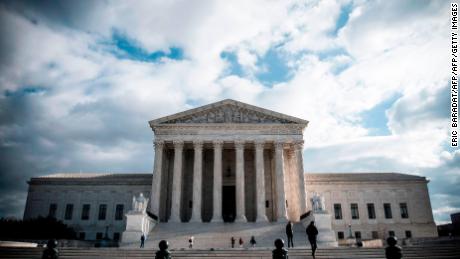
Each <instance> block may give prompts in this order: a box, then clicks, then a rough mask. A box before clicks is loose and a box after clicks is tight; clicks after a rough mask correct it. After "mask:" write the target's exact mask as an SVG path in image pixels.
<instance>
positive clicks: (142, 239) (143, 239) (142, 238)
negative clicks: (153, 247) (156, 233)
mask: <svg viewBox="0 0 460 259" xmlns="http://www.w3.org/2000/svg"><path fill="white" fill-rule="evenodd" d="M144 242H145V236H144V233H142V236H141V247H140V248H143V247H144Z"/></svg>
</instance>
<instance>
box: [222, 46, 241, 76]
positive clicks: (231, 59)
mask: <svg viewBox="0 0 460 259" xmlns="http://www.w3.org/2000/svg"><path fill="white" fill-rule="evenodd" d="M220 58H221V59H224V60H226V61H227V62H228V63H229V67H228V69H227V71H226V74H228V75H236V76H239V77H243V76H244V72H243V67H242V66H241V65H240V63H238V58H237V56H236V54H235V53H234V52H230V51H223V52H222V53H220Z"/></svg>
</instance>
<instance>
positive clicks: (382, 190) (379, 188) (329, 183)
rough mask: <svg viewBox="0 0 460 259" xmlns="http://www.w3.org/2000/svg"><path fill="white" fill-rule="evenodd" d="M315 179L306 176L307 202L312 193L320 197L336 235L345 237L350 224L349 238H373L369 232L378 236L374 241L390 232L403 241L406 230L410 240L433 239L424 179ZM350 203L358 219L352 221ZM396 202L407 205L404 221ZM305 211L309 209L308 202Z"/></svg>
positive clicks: (434, 229)
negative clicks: (372, 214) (355, 206)
mask: <svg viewBox="0 0 460 259" xmlns="http://www.w3.org/2000/svg"><path fill="white" fill-rule="evenodd" d="M343 175H344V176H346V174H343ZM316 176H318V178H317V179H316V180H313V179H311V178H310V180H311V181H309V180H308V173H307V183H306V190H307V199H308V201H309V200H310V198H311V196H312V194H313V193H314V192H318V193H319V194H320V195H322V196H324V198H325V206H326V210H327V211H329V213H330V214H331V215H332V226H333V229H334V231H335V232H336V235H338V232H343V233H344V235H345V238H346V237H347V236H348V233H349V225H351V229H352V232H353V235H354V234H355V232H356V231H359V232H361V236H362V238H363V239H371V238H373V236H372V232H373V231H376V232H377V233H378V238H387V237H388V236H389V232H390V231H393V232H394V233H395V235H396V236H397V237H399V238H405V237H406V231H410V233H411V235H412V237H433V236H437V231H436V225H435V223H434V220H433V214H432V210H431V204H430V199H429V195H428V189H427V182H426V181H425V180H420V179H414V180H412V181H411V180H398V179H394V180H390V179H387V180H384V181H380V180H378V179H375V180H374V181H367V180H362V181H359V180H353V179H350V180H344V181H336V180H335V179H332V180H331V179H329V180H328V179H327V176H326V175H324V176H323V178H322V179H320V177H321V174H316ZM419 178H421V177H419ZM423 179H424V178H423ZM351 203H356V204H358V212H359V218H358V219H352V216H351ZM384 203H389V204H391V205H390V206H391V212H392V217H391V218H386V217H385V213H384ZM400 203H406V204H407V209H408V218H403V217H402V216H401V209H400ZM334 204H341V208H342V219H335V217H334ZM367 204H374V208H375V214H376V218H375V219H369V213H368V209H367ZM308 208H309V209H311V204H310V202H308Z"/></svg>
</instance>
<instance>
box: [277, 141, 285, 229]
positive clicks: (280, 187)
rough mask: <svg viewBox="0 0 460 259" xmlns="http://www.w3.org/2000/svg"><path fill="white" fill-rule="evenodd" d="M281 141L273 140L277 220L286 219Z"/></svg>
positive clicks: (283, 220) (282, 220) (282, 144)
mask: <svg viewBox="0 0 460 259" xmlns="http://www.w3.org/2000/svg"><path fill="white" fill-rule="evenodd" d="M283 146H284V143H283V142H275V172H276V197H277V200H276V201H277V204H276V205H277V221H278V222H286V221H287V211H286V194H285V188H284V156H283Z"/></svg>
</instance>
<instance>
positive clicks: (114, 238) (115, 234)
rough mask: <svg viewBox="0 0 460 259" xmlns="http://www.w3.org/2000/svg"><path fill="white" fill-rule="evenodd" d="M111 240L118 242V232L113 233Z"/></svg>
mask: <svg viewBox="0 0 460 259" xmlns="http://www.w3.org/2000/svg"><path fill="white" fill-rule="evenodd" d="M113 240H115V241H119V240H120V233H118V232H115V233H113Z"/></svg>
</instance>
